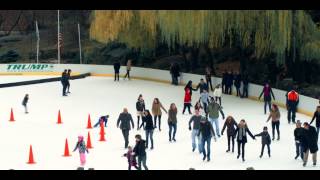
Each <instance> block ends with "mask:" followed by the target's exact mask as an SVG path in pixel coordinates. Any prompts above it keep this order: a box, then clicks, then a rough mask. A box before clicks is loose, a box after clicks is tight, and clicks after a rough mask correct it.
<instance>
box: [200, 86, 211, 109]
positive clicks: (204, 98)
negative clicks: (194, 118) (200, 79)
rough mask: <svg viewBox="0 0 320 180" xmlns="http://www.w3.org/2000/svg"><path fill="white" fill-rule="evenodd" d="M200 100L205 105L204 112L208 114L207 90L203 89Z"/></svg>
mask: <svg viewBox="0 0 320 180" xmlns="http://www.w3.org/2000/svg"><path fill="white" fill-rule="evenodd" d="M199 101H200V102H201V103H202V105H203V109H204V112H205V113H206V114H208V111H207V107H208V103H209V93H208V91H207V90H205V89H204V90H203V91H202V93H201V94H200V99H199Z"/></svg>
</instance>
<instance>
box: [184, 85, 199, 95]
mask: <svg viewBox="0 0 320 180" xmlns="http://www.w3.org/2000/svg"><path fill="white" fill-rule="evenodd" d="M187 89H189V90H190V96H192V91H197V89H193V88H192V87H191V86H188V85H187V86H186V87H184V91H186V90H187Z"/></svg>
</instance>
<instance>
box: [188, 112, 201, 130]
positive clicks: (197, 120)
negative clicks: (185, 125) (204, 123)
mask: <svg viewBox="0 0 320 180" xmlns="http://www.w3.org/2000/svg"><path fill="white" fill-rule="evenodd" d="M201 118H202V116H201V115H199V116H196V115H193V116H192V117H191V118H190V120H189V127H191V123H192V122H193V128H192V129H200V121H201Z"/></svg>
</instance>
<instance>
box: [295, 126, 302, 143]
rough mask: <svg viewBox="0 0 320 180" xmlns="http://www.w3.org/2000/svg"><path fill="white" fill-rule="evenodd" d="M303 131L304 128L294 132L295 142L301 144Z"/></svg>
mask: <svg viewBox="0 0 320 180" xmlns="http://www.w3.org/2000/svg"><path fill="white" fill-rule="evenodd" d="M303 131H304V129H303V128H302V127H300V128H296V129H295V130H294V140H295V141H299V143H301V140H302V136H303Z"/></svg>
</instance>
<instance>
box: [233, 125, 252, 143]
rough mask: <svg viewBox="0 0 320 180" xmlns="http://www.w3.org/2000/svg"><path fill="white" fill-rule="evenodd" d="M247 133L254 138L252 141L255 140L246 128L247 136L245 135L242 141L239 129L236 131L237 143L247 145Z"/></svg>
mask: <svg viewBox="0 0 320 180" xmlns="http://www.w3.org/2000/svg"><path fill="white" fill-rule="evenodd" d="M247 133H248V134H249V135H250V136H251V137H252V139H255V137H254V136H253V135H252V133H251V132H250V130H249V129H248V128H247V127H246V128H245V134H244V136H243V137H242V140H240V133H239V127H237V129H236V135H237V141H238V142H242V143H247Z"/></svg>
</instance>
